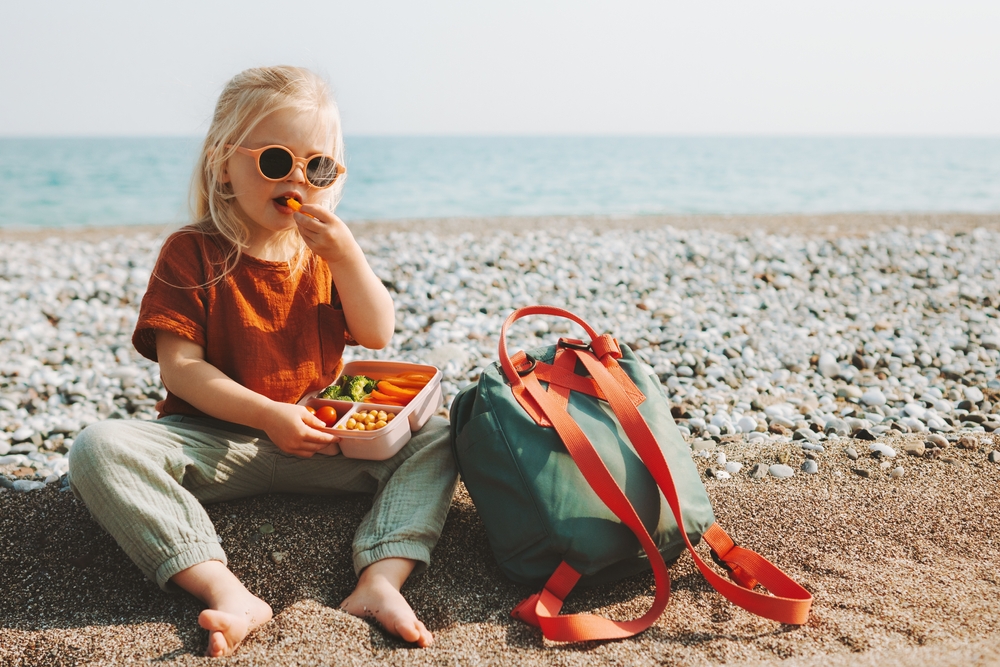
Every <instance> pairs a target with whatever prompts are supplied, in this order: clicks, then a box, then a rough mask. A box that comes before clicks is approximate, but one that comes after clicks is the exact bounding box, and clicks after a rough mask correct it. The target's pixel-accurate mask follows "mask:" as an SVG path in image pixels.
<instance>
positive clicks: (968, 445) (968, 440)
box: [955, 435, 979, 449]
mask: <svg viewBox="0 0 1000 667" xmlns="http://www.w3.org/2000/svg"><path fill="white" fill-rule="evenodd" d="M955 446H956V447H960V448H961V449H978V448H979V440H978V439H977V438H975V437H974V436H971V435H963V436H962V437H961V438H959V439H958V442H957V443H955Z"/></svg>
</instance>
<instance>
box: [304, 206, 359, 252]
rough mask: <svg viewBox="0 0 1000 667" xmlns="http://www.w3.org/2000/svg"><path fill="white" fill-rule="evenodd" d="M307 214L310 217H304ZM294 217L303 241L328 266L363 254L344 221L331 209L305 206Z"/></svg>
mask: <svg viewBox="0 0 1000 667" xmlns="http://www.w3.org/2000/svg"><path fill="white" fill-rule="evenodd" d="M306 213H308V214H309V215H304V214H306ZM294 216H295V224H296V225H298V227H299V235H301V236H302V240H303V241H305V242H306V245H307V246H309V249H310V250H312V251H313V252H314V253H316V254H317V255H319V256H320V257H322V258H323V259H325V260H326V261H327V263H328V264H336V263H338V262H340V261H342V260H344V259H347V258H349V257H352V256H356V255H357V254H358V253H360V252H361V249H360V248H359V247H358V243H357V241H355V240H354V234H352V233H351V230H350V229H348V228H347V225H346V224H344V221H343V220H341V219H340V218H338V217H337V216H336V215H334V214H333V213H332V212H331V211H330V210H329V209H327V208H324V207H322V206H317V205H315V204H304V205H303V206H302V209H301V210H300V211H299V212H297V213H295V214H294ZM310 216H312V217H310Z"/></svg>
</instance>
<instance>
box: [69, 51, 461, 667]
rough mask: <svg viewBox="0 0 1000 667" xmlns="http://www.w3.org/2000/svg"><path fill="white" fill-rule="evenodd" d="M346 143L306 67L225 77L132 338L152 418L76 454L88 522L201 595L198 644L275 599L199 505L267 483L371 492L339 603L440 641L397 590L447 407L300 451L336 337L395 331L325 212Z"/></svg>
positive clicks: (397, 630)
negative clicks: (243, 577) (341, 446)
mask: <svg viewBox="0 0 1000 667" xmlns="http://www.w3.org/2000/svg"><path fill="white" fill-rule="evenodd" d="M343 154H344V147H343V140H342V135H341V129H340V117H339V113H338V111H337V109H336V106H335V105H334V103H333V101H332V99H331V97H330V94H329V91H328V89H327V87H326V85H325V84H324V83H323V81H322V80H321V79H319V78H318V77H317V76H316V75H314V74H312V73H311V72H308V71H306V70H302V69H297V68H292V67H273V68H260V69H251V70H247V71H245V72H242V73H240V74H238V75H237V76H236V77H235V78H233V80H232V81H230V82H229V84H228V85H227V86H226V88H225V89H224V90H223V92H222V95H221V96H220V98H219V102H218V105H217V106H216V109H215V115H214V117H213V119H212V124H211V127H210V128H209V131H208V136H207V137H206V138H205V144H204V147H203V149H202V151H201V157H200V159H199V162H198V165H197V167H196V170H195V175H194V179H193V184H192V200H193V204H194V207H195V214H196V222H195V223H194V224H193V225H191V226H188V227H185V228H183V229H181V230H180V231H178V232H176V233H175V234H173V235H172V236H171V237H170V238H168V239H167V240H166V242H165V243H164V245H163V248H162V249H161V251H160V256H159V258H158V260H157V263H156V266H155V269H154V271H153V275H152V277H151V278H150V281H149V287H148V290H147V292H146V295H145V296H144V297H143V301H142V306H141V308H140V313H139V321H138V323H137V324H136V329H135V333H134V335H133V339H132V341H133V344H134V345H135V347H136V349H138V350H139V352H140V353H142V354H143V355H145V356H146V357H148V358H150V359H152V360H154V361H158V362H159V364H160V374H161V377H162V379H163V385H164V388H165V389H166V391H167V397H166V399H165V400H164V401H163V402H162V403H161V404H160V406H159V408H160V415H159V417H160V418H159V419H157V420H155V421H141V420H134V421H133V420H112V421H107V422H102V423H98V424H94V425H92V426H90V427H88V428H87V429H85V430H84V431H83V432H82V433H81V434H80V435H79V437H78V438H77V439H76V440H75V443H74V446H73V448H72V450H71V454H70V480H71V485H72V488H73V490H74V492H75V493H76V494H77V495H78V496H79V497H80V498H81V499H82V500H83V501H84V502H85V503H86V504H87V507H88V508H89V509H90V511H91V513H92V514H93V516H94V517H95V518H96V520H97V521H98V522H99V523H100V524H101V525H102V526H103V527H104V528H105V529H106V530H107V531H108V532H109V533H110V534H111V535H112V536H113V537H114V538H115V540H117V542H118V544H119V545H120V546H121V547H122V549H124V550H125V552H126V553H127V554H128V556H129V557H130V558H131V559H132V560H133V561H134V562H135V563H136V564H137V565H138V566H139V567H140V568H141V569H142V571H143V572H144V573H145V574H146V575H147V576H148V577H150V578H151V579H153V580H154V581H156V583H157V584H159V585H160V586H161V587H162V588H164V589H165V590H167V589H168V584H170V582H173V583H174V584H176V585H177V586H180V587H181V588H183V589H184V590H186V591H188V592H190V593H192V594H193V595H195V596H196V597H197V598H199V599H200V600H202V601H203V602H204V603H205V604H206V605H207V609H205V610H204V611H202V612H201V615H200V616H199V619H198V621H199V623H200V624H201V626H202V627H204V628H205V629H206V630H208V632H209V643H208V654H209V655H211V656H220V655H227V654H229V653H231V652H232V651H233V650H234V649H235V648H236V647H237V646H238V645H239V643H240V642H241V641H242V640H243V638H244V637H245V636H246V635H247V633H249V632H250V631H252V630H253V629H254V628H256V627H258V626H260V625H262V624H264V623H266V622H268V621H269V620H270V619H271V615H272V612H271V608H270V606H269V605H268V604H267V603H266V602H264V601H263V600H261V599H260V598H258V597H256V596H255V595H253V594H252V593H251V592H250V591H248V590H247V589H246V588H245V587H244V586H243V584H242V583H241V582H240V581H239V580H238V579H237V578H236V576H235V575H234V574H233V573H232V572H231V571H230V570H229V569H228V568H227V566H226V555H225V553H224V552H223V550H222V548H221V546H220V545H219V541H218V538H217V536H216V533H215V529H214V528H213V526H212V523H211V522H210V520H209V518H208V515H207V514H206V512H205V510H204V508H203V507H202V505H201V503H208V502H218V501H224V500H232V499H234V498H240V497H246V496H249V495H253V494H259V493H268V492H275V493H281V492H304V493H330V494H333V493H357V492H367V493H372V494H374V496H375V499H374V503H373V506H372V509H371V512H369V514H368V515H367V516H365V518H364V519H363V520H362V523H361V526H360V527H359V528H358V531H357V534H356V536H355V540H354V545H353V551H354V568H355V571H356V572H357V573H358V574H359V580H358V584H357V587H356V588H355V590H354V592H353V593H351V595H350V596H348V597H347V599H346V600H344V602H343V603H342V604H341V608H342V609H345V610H346V611H348V612H349V613H351V614H354V615H357V616H365V617H374V618H375V619H376V620H377V621H378V622H379V623H381V624H382V625H383V626H384V627H385V628H386V630H388V631H389V632H390V633H393V634H395V635H397V636H399V637H401V638H403V639H405V640H406V641H410V642H414V643H416V644H417V645H419V646H427V645H428V644H430V643H431V642H432V641H433V638H432V636H431V634H430V632H428V631H427V629H426V628H425V627H424V625H423V624H422V623H421V622H420V621H419V620H418V619H417V617H416V615H415V614H414V612H413V610H412V609H411V608H410V606H409V604H408V603H407V602H406V600H405V599H404V598H403V597H402V595H401V594H400V588H401V586H402V585H403V583H404V582H405V581H406V578H407V577H408V576H409V575H410V574H411V572H413V571H414V570H415V569H418V568H419V569H423V568H425V567H426V565H427V563H428V562H429V560H430V552H431V549H432V548H433V546H434V544H435V543H436V541H437V539H438V537H439V536H440V533H441V529H442V527H443V525H444V519H445V515H446V513H447V511H448V507H449V504H450V502H451V497H452V493H453V492H454V488H455V484H456V481H457V472H456V468H455V464H454V461H453V460H452V457H451V452H450V449H449V446H448V429H447V422H445V421H444V420H442V419H440V418H434V419H432V420H431V421H430V422H428V424H427V425H426V426H425V427H424V428H423V429H421V431H420V432H418V433H415V434H414V436H413V438H412V439H411V440H410V441H409V443H407V445H406V446H405V447H404V448H403V449H402V450H401V451H400V452H399V453H398V454H397V455H396V456H394V457H393V458H391V459H389V460H386V461H362V460H356V459H347V458H345V457H343V456H326V455H322V454H321V455H318V456H313V454H315V453H316V452H317V451H319V450H321V449H323V448H324V447H326V446H328V445H329V444H330V442H331V439H332V436H331V435H330V434H328V433H326V432H325V431H321V430H319V428H320V427H322V426H323V422H321V421H320V420H319V419H318V418H316V417H315V416H314V415H312V414H311V413H310V412H309V411H307V410H306V409H305V408H304V407H302V406H300V405H296V401H298V400H299V398H301V397H302V396H303V395H304V394H306V393H307V392H310V391H314V390H317V389H320V388H322V387H325V386H326V385H328V384H330V383H331V382H332V381H333V380H334V379H335V378H336V376H337V375H338V373H339V372H340V369H341V367H342V366H343V362H342V360H341V355H342V353H343V349H344V344H345V340H346V341H348V342H356V343H358V344H360V345H363V346H365V347H369V348H376V349H377V348H382V347H384V346H385V345H386V344H387V343H388V342H389V338H390V336H391V335H392V332H393V326H394V310H393V304H392V299H391V297H390V296H389V293H388V292H387V291H386V289H385V287H384V286H383V285H382V283H381V281H380V280H379V278H378V277H377V276H376V275H375V274H374V273H373V272H372V270H371V268H370V267H369V265H368V262H367V261H366V259H365V257H364V254H363V253H362V251H361V248H360V247H359V246H358V244H357V242H356V241H355V239H354V237H353V235H352V234H351V232H350V230H349V229H348V228H347V226H346V225H344V223H343V222H342V221H341V220H340V219H339V218H337V216H335V215H334V214H333V212H332V211H333V208H334V206H335V204H336V202H337V200H338V197H339V195H340V193H341V190H342V187H343V181H344V171H345V170H344V167H343V166H342V164H343ZM288 199H295V200H297V201H298V202H299V203H301V204H302V207H301V211H300V212H295V211H293V210H292V208H290V207H289V206H288V205H287V202H288Z"/></svg>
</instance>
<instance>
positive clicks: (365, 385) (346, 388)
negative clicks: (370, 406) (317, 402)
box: [320, 375, 377, 403]
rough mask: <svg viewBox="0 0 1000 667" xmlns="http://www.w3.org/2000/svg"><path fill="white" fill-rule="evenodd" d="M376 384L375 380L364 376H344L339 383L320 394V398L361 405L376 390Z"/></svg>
mask: <svg viewBox="0 0 1000 667" xmlns="http://www.w3.org/2000/svg"><path fill="white" fill-rule="evenodd" d="M376 384H377V383H376V382H375V380H372V379H371V378H370V377H366V376H364V375H342V376H341V377H340V380H339V381H338V382H336V383H334V384H331V385H330V386H329V387H327V388H326V389H324V390H323V391H322V393H320V398H329V399H332V400H335V401H353V402H355V403H360V402H361V401H363V400H364V399H365V398H366V397H367V396H368V394H370V393H372V391H374V390H375V385H376Z"/></svg>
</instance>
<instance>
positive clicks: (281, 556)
mask: <svg viewBox="0 0 1000 667" xmlns="http://www.w3.org/2000/svg"><path fill="white" fill-rule="evenodd" d="M287 557H288V552H286V551H272V552H271V560H272V561H274V562H275V563H277V564H281V562H282V561H284V560H285V559H286V558H287Z"/></svg>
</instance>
